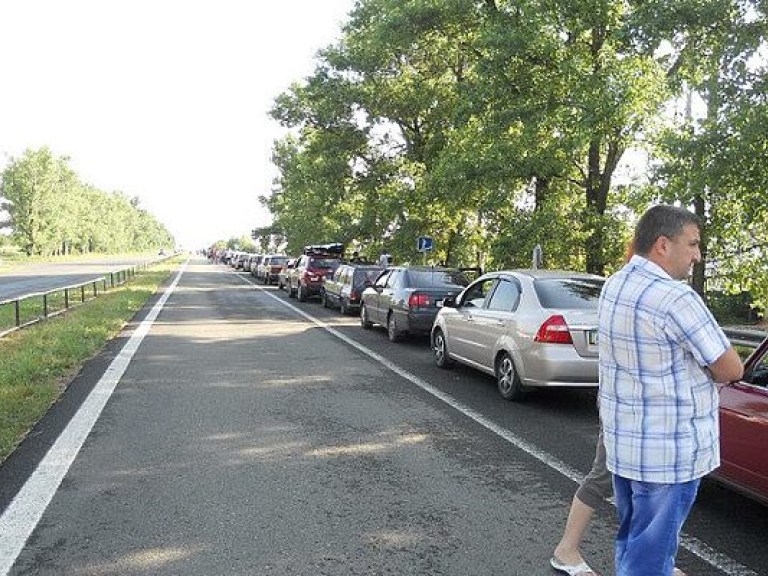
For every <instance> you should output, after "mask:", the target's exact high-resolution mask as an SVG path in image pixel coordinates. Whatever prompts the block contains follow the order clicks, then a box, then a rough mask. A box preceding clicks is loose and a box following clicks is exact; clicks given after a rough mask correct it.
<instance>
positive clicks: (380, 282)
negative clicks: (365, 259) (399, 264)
mask: <svg viewBox="0 0 768 576" xmlns="http://www.w3.org/2000/svg"><path fill="white" fill-rule="evenodd" d="M391 275H392V272H386V273H384V274H382V275H381V276H379V277H378V278H377V279H376V282H375V283H374V286H378V287H380V288H384V286H386V285H387V279H389V277H390V276H391Z"/></svg>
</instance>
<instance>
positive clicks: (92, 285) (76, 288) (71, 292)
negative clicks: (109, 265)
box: [0, 255, 173, 338]
mask: <svg viewBox="0 0 768 576" xmlns="http://www.w3.org/2000/svg"><path fill="white" fill-rule="evenodd" d="M171 256H173V255H171ZM171 256H167V257H163V258H158V259H154V260H150V261H148V262H144V263H142V264H136V265H135V266H131V267H129V268H124V269H121V270H116V271H114V272H109V273H107V274H105V275H104V276H99V277H98V278H94V279H92V280H88V281H87V282H81V283H80V284H71V285H69V286H60V287H57V288H53V289H51V290H47V291H45V292H33V293H30V294H24V295H22V296H17V297H15V298H8V299H6V300H0V318H2V314H1V313H2V311H3V307H4V306H8V305H10V306H11V307H12V308H13V312H12V316H13V323H12V326H11V327H10V328H6V329H3V326H0V338H2V337H4V336H6V335H7V334H10V333H11V332H15V331H16V330H20V329H22V328H26V327H27V326H31V325H32V324H37V323H38V322H41V321H42V320H45V319H47V318H51V317H53V316H58V315H59V314H63V313H64V312H66V311H67V310H69V309H70V308H72V307H74V306H77V305H80V304H83V303H85V302H87V301H89V300H93V299H94V298H96V297H98V295H99V294H100V293H104V292H107V291H108V290H110V289H112V288H114V287H115V286H121V285H123V284H125V283H126V282H128V281H129V280H131V279H132V278H134V277H135V276H136V273H137V272H138V271H139V270H143V269H146V268H147V267H148V266H150V265H152V264H157V263H158V262H162V261H163V260H166V259H168V258H169V257H171ZM99 291H101V292H99ZM86 292H87V293H88V295H89V296H88V297H86ZM57 295H58V298H56V296H57ZM35 299H40V301H39V302H38V303H37V304H36V305H33V307H34V308H35V311H33V312H28V313H27V314H26V315H25V314H22V303H23V302H25V301H28V300H35ZM25 312H26V311H25ZM25 316H26V317H25ZM9 324H10V323H9Z"/></svg>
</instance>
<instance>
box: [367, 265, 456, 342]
mask: <svg viewBox="0 0 768 576" xmlns="http://www.w3.org/2000/svg"><path fill="white" fill-rule="evenodd" d="M467 284H469V281H468V280H467V278H466V276H465V275H464V274H463V273H462V272H461V271H460V270H456V269H453V268H438V267H433V266H391V267H389V268H387V269H386V270H384V271H383V272H382V273H381V274H380V275H379V277H378V278H377V279H376V281H375V282H374V283H373V286H370V287H368V288H366V289H365V291H364V292H363V295H362V302H361V306H360V324H361V325H362V327H363V328H370V327H371V326H373V325H374V324H380V325H381V326H385V327H386V328H387V334H388V335H389V339H390V340H391V341H392V342H397V341H398V340H400V339H401V338H402V337H403V336H404V335H406V334H429V332H430V330H431V329H432V323H433V322H434V320H435V316H437V312H438V310H439V307H440V305H441V304H442V301H443V300H444V299H445V298H448V297H450V296H456V295H457V294H459V293H460V292H461V291H462V290H463V289H464V287H465V286H466V285H467Z"/></svg>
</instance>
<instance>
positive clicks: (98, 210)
mask: <svg viewBox="0 0 768 576" xmlns="http://www.w3.org/2000/svg"><path fill="white" fill-rule="evenodd" d="M0 201H1V202H2V204H0V207H2V209H3V210H5V211H6V212H7V213H8V215H9V219H8V222H6V223H5V226H6V227H10V228H11V231H12V233H11V238H12V239H13V241H14V242H15V243H16V244H17V245H18V246H19V247H20V248H21V249H22V250H23V251H24V252H25V253H26V254H28V255H53V254H69V253H73V252H76V253H89V252H106V253H118V252H131V251H146V250H153V249H157V248H159V247H162V246H170V245H173V244H174V242H173V238H172V237H171V235H170V234H169V232H168V231H167V230H166V228H165V227H164V226H163V225H162V224H161V223H159V222H158V221H157V220H156V219H155V218H154V217H153V216H152V215H151V214H149V213H148V212H147V211H145V210H143V209H141V208H139V207H138V200H137V199H130V198H128V197H126V196H125V195H124V194H122V193H119V192H114V193H107V192H102V191H100V190H98V189H96V188H94V187H93V186H90V185H88V184H84V183H83V182H81V181H80V180H79V178H78V177H77V175H76V174H75V172H74V171H73V170H72V169H71V168H70V167H69V164H68V159H67V158H64V157H56V156H55V155H54V154H53V153H52V152H51V151H50V150H49V149H48V148H40V149H38V150H27V151H25V152H24V153H23V154H22V156H21V157H20V158H18V159H11V162H10V163H9V164H8V166H7V167H6V168H5V170H4V171H3V173H2V182H0Z"/></svg>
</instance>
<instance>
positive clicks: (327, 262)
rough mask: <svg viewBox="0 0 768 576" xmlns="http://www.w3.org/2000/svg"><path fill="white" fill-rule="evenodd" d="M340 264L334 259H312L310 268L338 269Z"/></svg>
mask: <svg viewBox="0 0 768 576" xmlns="http://www.w3.org/2000/svg"><path fill="white" fill-rule="evenodd" d="M339 264H341V262H339V261H338V260H336V259H334V258H312V259H310V261H309V266H310V268H333V269H336V268H338V266H339Z"/></svg>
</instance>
